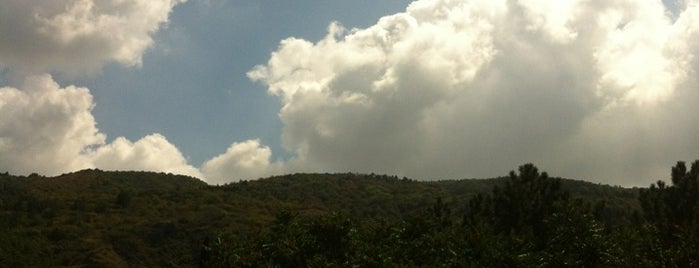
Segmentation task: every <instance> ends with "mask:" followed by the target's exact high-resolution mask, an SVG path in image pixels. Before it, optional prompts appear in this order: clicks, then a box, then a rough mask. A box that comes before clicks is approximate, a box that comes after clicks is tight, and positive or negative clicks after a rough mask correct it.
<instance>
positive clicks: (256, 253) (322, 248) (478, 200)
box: [201, 161, 699, 267]
mask: <svg viewBox="0 0 699 268" xmlns="http://www.w3.org/2000/svg"><path fill="white" fill-rule="evenodd" d="M518 171H519V172H517V173H516V172H514V171H513V172H512V173H511V174H510V176H509V177H508V178H507V179H505V180H504V183H502V184H497V185H495V186H493V187H492V190H491V191H490V192H489V193H480V194H477V195H475V196H473V197H471V198H470V200H469V201H468V202H467V209H466V211H464V212H463V213H457V214H455V213H454V212H453V210H452V207H453V206H454V205H455V204H454V203H453V202H444V200H443V199H441V198H437V199H436V200H435V201H434V202H433V205H432V206H431V207H429V208H428V209H425V210H423V211H422V212H421V213H416V214H412V215H409V216H408V217H406V218H404V219H402V220H401V219H395V218H384V217H376V218H371V219H359V218H357V217H355V216H352V215H351V214H347V213H344V212H342V211H339V212H331V213H324V214H320V215H311V216H309V215H299V214H298V213H296V212H294V211H288V210H284V211H280V212H279V213H278V214H277V215H276V218H275V220H274V221H273V222H272V223H270V224H268V225H266V226H265V227H264V228H261V229H259V230H257V231H256V232H253V233H249V234H247V235H244V236H242V237H241V236H238V237H221V236H219V237H215V238H213V239H211V240H208V241H206V242H205V244H204V245H203V247H202V253H201V256H202V258H201V266H202V267H414V266H421V267H570V266H572V267H697V266H699V224H698V223H697V216H698V215H699V204H698V201H699V161H697V162H694V163H693V164H692V166H691V168H690V169H689V170H687V168H686V166H685V163H683V162H679V163H677V165H676V166H675V167H673V168H672V177H671V181H672V184H671V185H666V184H665V183H664V182H662V181H659V182H657V183H655V184H653V185H651V186H650V188H648V189H641V190H640V193H639V196H638V200H639V203H640V210H635V211H628V213H625V214H624V213H612V214H610V212H609V210H608V209H606V208H605V207H606V206H608V205H609V204H608V203H607V202H605V201H603V200H597V201H592V200H594V199H583V198H573V197H571V194H570V193H569V192H568V191H567V190H564V189H563V188H562V187H561V180H560V179H557V178H550V177H549V176H548V175H547V174H546V173H545V172H543V173H540V172H539V170H538V169H537V168H536V167H535V166H533V165H531V164H528V165H524V166H521V167H519V170H518Z"/></svg>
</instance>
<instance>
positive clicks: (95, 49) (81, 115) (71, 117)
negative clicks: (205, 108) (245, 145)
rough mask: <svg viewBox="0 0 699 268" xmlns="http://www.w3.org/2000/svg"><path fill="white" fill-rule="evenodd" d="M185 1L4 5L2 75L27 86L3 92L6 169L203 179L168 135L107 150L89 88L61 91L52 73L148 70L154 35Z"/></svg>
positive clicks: (2, 166) (1, 144)
mask: <svg viewBox="0 0 699 268" xmlns="http://www.w3.org/2000/svg"><path fill="white" fill-rule="evenodd" d="M182 2H184V0H158V1H152V0H124V1H121V0H119V1H103V0H55V1H42V0H21V1H19V0H3V1H1V3H0V4H1V5H2V8H1V9H0V36H2V38H0V70H2V69H3V68H4V69H7V70H9V73H10V76H11V77H10V78H11V80H21V81H24V82H23V84H21V86H19V87H18V88H14V87H3V88H0V170H6V171H9V172H12V173H16V174H27V173H31V172H38V173H41V174H45V175H56V174H60V173H63V172H69V171H75V170H78V169H84V168H101V169H119V170H126V169H128V170H149V171H164V172H173V173H178V174H186V175H191V176H196V177H201V173H199V171H198V170H197V169H196V168H194V167H192V166H190V165H189V164H187V161H186V160H185V158H184V157H183V156H182V154H181V153H180V151H179V150H178V149H177V148H176V147H175V146H174V145H172V144H171V143H169V142H168V141H167V140H166V139H165V137H163V136H162V135H160V134H152V135H148V136H146V137H144V138H142V139H140V140H138V141H136V142H134V143H132V142H130V141H128V140H126V139H125V138H123V137H118V138H116V139H115V140H114V142H112V143H110V144H106V136H105V135H104V134H103V133H100V132H99V130H98V129H97V127H96V122H95V119H94V117H93V115H92V109H93V107H94V106H95V104H94V102H93V99H92V95H91V94H90V91H89V89H87V88H83V87H75V86H68V87H65V88H61V87H60V86H59V85H58V84H57V83H56V82H55V81H54V80H53V78H52V77H51V75H49V74H46V73H45V72H53V73H62V74H69V75H76V74H86V73H88V74H89V73H91V72H95V71H98V70H99V69H100V68H101V66H102V65H103V64H105V63H106V62H109V61H114V62H117V63H120V64H123V65H126V66H136V65H140V64H141V57H142V55H143V53H144V51H145V50H146V49H147V48H148V47H150V46H151V45H152V43H153V40H152V38H151V35H152V34H153V33H154V32H156V31H157V30H158V29H159V28H161V27H162V26H163V24H164V23H166V22H167V21H168V15H169V13H170V12H171V11H172V8H173V7H174V6H175V5H176V4H178V3H182ZM37 74H39V75H37Z"/></svg>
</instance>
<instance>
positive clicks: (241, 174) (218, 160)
mask: <svg viewBox="0 0 699 268" xmlns="http://www.w3.org/2000/svg"><path fill="white" fill-rule="evenodd" d="M271 157H272V150H270V149H269V147H267V146H262V145H261V144H260V140H248V141H244V142H236V143H233V144H232V145H231V146H230V147H228V150H226V152H225V153H223V154H221V155H218V156H216V157H214V158H212V159H210V160H209V161H206V162H205V163H204V164H203V165H202V167H201V169H202V172H203V173H204V176H205V177H206V180H207V182H209V183H212V184H224V183H226V182H230V181H234V180H239V179H254V178H260V177H264V176H269V175H278V173H280V172H282V170H281V168H282V167H281V163H272V162H271V161H270V160H271Z"/></svg>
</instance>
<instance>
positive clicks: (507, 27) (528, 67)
mask: <svg viewBox="0 0 699 268" xmlns="http://www.w3.org/2000/svg"><path fill="white" fill-rule="evenodd" d="M698 12H699V7H697V5H696V4H694V5H692V4H688V5H686V7H685V8H684V9H682V10H680V11H678V12H677V14H678V16H677V17H676V18H673V16H671V15H668V14H670V13H671V12H668V11H666V9H665V8H664V6H663V4H662V3H661V2H660V1H634V0H615V1H576V0H568V1H536V0H522V1H488V0H482V1H479V0H472V1H447V0H435V1H426V0H420V1H416V2H414V3H412V4H411V5H410V6H409V7H408V8H407V10H406V12H404V13H399V14H395V15H392V16H386V17H383V18H381V19H380V20H379V21H378V23H377V24H376V25H373V26H371V27H368V28H366V29H350V30H348V29H344V28H343V27H342V26H340V25H339V24H337V23H333V24H332V25H330V26H329V28H328V35H327V36H326V37H325V38H324V39H322V40H320V41H318V42H310V41H307V40H302V39H297V38H288V39H285V40H283V41H282V42H281V43H280V46H279V48H278V49H277V50H276V51H275V52H274V53H272V55H271V57H270V59H269V61H268V63H267V64H265V65H260V66H256V67H255V68H254V69H253V70H251V71H250V72H249V73H248V76H249V77H250V78H251V79H252V80H254V81H260V82H262V83H264V84H266V85H267V86H268V90H269V92H270V93H271V94H274V95H276V96H279V97H280V98H281V99H282V102H283V107H282V109H281V111H280V113H279V116H280V118H281V120H282V122H283V124H284V128H283V133H282V136H283V141H284V146H285V147H286V148H288V149H289V150H291V151H293V152H295V153H296V155H297V158H296V159H294V160H293V161H301V162H303V163H305V164H307V165H312V166H323V167H326V168H328V169H331V170H334V171H346V170H349V171H358V172H385V173H391V174H397V175H406V176H411V177H415V178H422V179H430V178H463V177H483V176H495V175H500V174H505V173H506V171H507V170H509V169H512V168H513V167H515V166H517V165H519V164H522V163H523V162H534V163H536V164H538V165H540V166H541V167H542V168H543V169H546V170H549V171H551V173H552V174H557V175H562V176H569V177H574V178H582V179H588V180H593V181H605V182H609V183H617V184H624V185H632V184H633V185H645V184H647V183H648V182H651V181H654V180H656V179H659V178H665V177H667V176H666V175H667V174H666V173H667V169H668V168H669V167H670V166H671V165H672V164H673V162H674V161H676V160H682V159H686V160H691V159H696V158H699V155H697V152H699V136H697V135H691V134H689V133H697V130H699V121H697V120H695V118H694V117H695V116H696V115H697V114H699V106H697V105H693V103H694V102H695V100H696V99H697V97H699V93H698V91H699V84H697V81H696V79H695V78H694V75H692V74H694V72H695V70H697V67H699V66H698V64H697V60H696V59H695V57H694V55H695V53H697V52H699V47H698V46H697V41H695V40H698V39H699V38H697V37H699V36H697V29H699V25H698V24H697V23H696V21H698V20H697V19H698V18H699V17H698V16H697V14H699V13H698Z"/></svg>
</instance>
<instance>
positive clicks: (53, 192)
mask: <svg viewBox="0 0 699 268" xmlns="http://www.w3.org/2000/svg"><path fill="white" fill-rule="evenodd" d="M506 180H507V178H499V179H468V180H451V181H435V182H418V181H415V180H410V179H406V178H397V177H392V176H384V175H373V174H372V175H362V174H294V175H286V176H278V177H272V178H266V179H260V180H255V181H243V182H237V183H232V184H227V185H223V186H210V185H207V184H205V183H204V182H202V181H200V180H198V179H195V178H191V177H187V176H179V175H172V174H163V173H150V172H106V171H99V170H84V171H80V172H76V173H70V174H64V175H61V176H57V177H42V176H38V175H31V176H28V177H25V176H12V175H9V174H6V173H5V174H0V238H2V239H0V266H1V267H22V266H31V267H45V266H68V267H69V266H84V265H88V266H89V265H94V266H149V267H167V266H170V267H181V266H196V265H198V264H199V263H200V261H201V257H202V256H201V254H202V246H203V245H204V241H209V240H210V239H212V238H216V237H229V238H234V237H239V236H245V235H248V234H250V233H255V232H257V231H260V230H261V229H263V228H265V227H264V226H267V225H269V224H271V223H273V222H275V220H278V217H279V215H280V213H292V214H293V215H301V216H308V217H313V216H316V215H323V214H327V213H328V212H331V211H332V212H340V213H344V214H346V215H348V217H351V218H353V219H357V220H360V221H372V222H374V221H376V222H378V221H394V222H400V221H404V220H407V219H410V218H411V217H415V215H420V214H422V213H425V212H426V211H429V210H430V209H433V207H434V205H435V204H436V202H439V204H445V205H447V206H449V208H450V215H451V217H452V218H454V220H457V219H461V218H462V217H464V215H465V214H466V213H467V211H468V210H469V203H470V200H472V199H473V198H474V197H475V196H476V195H477V194H479V193H482V194H487V193H490V192H491V191H492V189H493V187H494V186H496V185H500V186H502V185H503V183H504V182H505V181H506ZM561 185H562V188H563V189H564V190H567V191H569V192H570V194H571V196H572V197H573V198H578V197H579V198H582V199H585V200H588V201H589V203H590V204H600V203H601V202H602V201H603V202H604V204H605V206H604V211H605V212H604V214H605V215H606V216H605V217H606V218H607V219H609V221H610V222H614V221H618V220H619V219H622V220H624V219H627V218H628V216H629V215H630V213H631V212H632V211H636V210H639V209H640V206H639V203H638V189H626V188H621V187H612V186H607V185H599V184H593V183H588V182H583V181H574V180H565V179H564V180H561Z"/></svg>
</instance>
